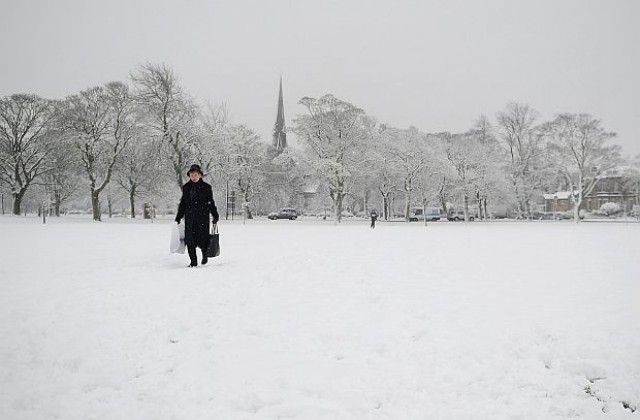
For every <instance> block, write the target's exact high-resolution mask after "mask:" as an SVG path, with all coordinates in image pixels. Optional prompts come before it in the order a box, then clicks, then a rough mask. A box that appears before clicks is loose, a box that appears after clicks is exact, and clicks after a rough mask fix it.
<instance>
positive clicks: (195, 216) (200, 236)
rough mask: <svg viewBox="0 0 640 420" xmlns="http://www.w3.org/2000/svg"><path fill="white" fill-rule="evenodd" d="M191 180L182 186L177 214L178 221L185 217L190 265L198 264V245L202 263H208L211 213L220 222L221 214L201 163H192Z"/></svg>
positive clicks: (214, 219) (185, 239) (216, 221)
mask: <svg viewBox="0 0 640 420" xmlns="http://www.w3.org/2000/svg"><path fill="white" fill-rule="evenodd" d="M187 176H188V177H189V182H187V183H186V184H184V186H183V187H182V198H180V205H179V206H178V214H176V223H178V224H180V220H182V218H183V217H184V242H185V244H186V245H187V251H188V252H189V258H190V259H191V262H190V264H189V267H196V266H197V265H198V257H197V255H196V247H200V249H201V250H202V265H204V264H206V263H207V248H208V247H209V213H211V216H213V223H214V224H216V223H218V220H219V219H220V216H219V215H218V209H217V208H216V202H215V201H213V190H212V189H211V185H209V184H207V183H206V182H204V181H203V180H202V176H203V174H202V170H201V169H200V165H191V168H189V171H188V172H187Z"/></svg>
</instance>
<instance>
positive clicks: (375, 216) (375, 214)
mask: <svg viewBox="0 0 640 420" xmlns="http://www.w3.org/2000/svg"><path fill="white" fill-rule="evenodd" d="M370 215H371V229H375V228H376V220H378V212H377V211H376V209H373V210H371V213H370Z"/></svg>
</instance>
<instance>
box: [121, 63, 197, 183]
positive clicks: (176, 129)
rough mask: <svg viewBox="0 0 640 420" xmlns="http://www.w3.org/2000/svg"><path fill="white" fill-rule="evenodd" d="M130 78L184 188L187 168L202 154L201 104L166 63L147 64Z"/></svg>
mask: <svg viewBox="0 0 640 420" xmlns="http://www.w3.org/2000/svg"><path fill="white" fill-rule="evenodd" d="M131 79H132V80H133V82H134V85H135V87H136V100H137V102H138V104H139V105H140V106H141V107H142V109H144V110H145V112H146V115H147V117H148V120H147V125H148V127H149V128H150V129H151V130H152V132H154V133H155V135H156V136H158V138H159V139H160V140H161V141H160V144H161V145H162V147H161V151H162V153H163V154H162V156H163V157H164V158H165V159H166V161H167V164H168V165H169V166H170V168H171V169H172V171H173V173H174V176H175V182H176V184H177V186H178V188H182V185H183V184H184V177H185V176H186V175H185V173H186V172H185V168H186V167H187V166H188V165H189V164H190V163H195V161H196V160H198V158H199V156H197V154H198V153H197V149H198V145H197V142H198V141H199V139H200V137H199V136H198V134H200V133H199V132H198V131H197V130H196V128H198V127H199V122H198V117H199V110H198V107H197V106H196V105H195V103H194V101H193V99H192V98H190V97H189V95H187V94H186V93H185V92H184V91H183V89H182V87H181V86H180V83H179V80H178V76H177V75H176V74H175V73H174V72H173V70H172V69H171V68H170V67H168V66H167V65H164V64H146V65H144V66H142V67H140V68H139V69H138V70H137V71H136V72H134V73H133V74H132V75H131Z"/></svg>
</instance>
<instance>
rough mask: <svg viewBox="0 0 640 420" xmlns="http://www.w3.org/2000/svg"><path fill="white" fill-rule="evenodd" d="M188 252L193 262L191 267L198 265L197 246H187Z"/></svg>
mask: <svg viewBox="0 0 640 420" xmlns="http://www.w3.org/2000/svg"><path fill="white" fill-rule="evenodd" d="M187 252H189V259H190V260H191V265H192V266H196V265H198V256H197V255H196V246H195V245H187Z"/></svg>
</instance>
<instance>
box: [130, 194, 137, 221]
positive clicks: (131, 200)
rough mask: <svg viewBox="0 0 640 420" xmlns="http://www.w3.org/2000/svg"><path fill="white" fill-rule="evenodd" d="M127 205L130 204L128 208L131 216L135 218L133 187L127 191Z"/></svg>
mask: <svg viewBox="0 0 640 420" xmlns="http://www.w3.org/2000/svg"><path fill="white" fill-rule="evenodd" d="M129 206H130V207H129V208H130V209H131V218H132V219H135V218H136V199H135V193H134V190H133V189H132V190H131V192H130V193H129Z"/></svg>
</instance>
